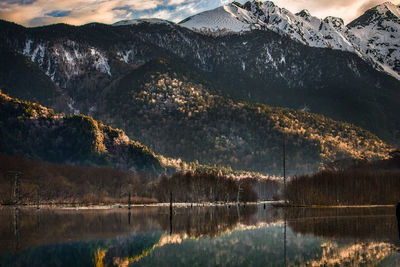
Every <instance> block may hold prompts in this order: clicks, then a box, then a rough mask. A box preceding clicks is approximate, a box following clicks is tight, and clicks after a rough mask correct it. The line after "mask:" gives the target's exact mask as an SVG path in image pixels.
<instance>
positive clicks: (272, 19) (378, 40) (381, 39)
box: [180, 0, 400, 80]
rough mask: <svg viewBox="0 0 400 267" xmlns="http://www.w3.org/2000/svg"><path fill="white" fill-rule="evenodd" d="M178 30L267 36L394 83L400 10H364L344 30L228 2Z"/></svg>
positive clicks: (398, 69)
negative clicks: (339, 57) (359, 63)
mask: <svg viewBox="0 0 400 267" xmlns="http://www.w3.org/2000/svg"><path fill="white" fill-rule="evenodd" d="M180 25H182V26H184V27H187V28H189V29H192V30H196V31H199V32H202V33H209V34H214V35H215V34H228V33H243V32H246V31H251V30H254V29H259V30H272V31H274V32H276V33H279V34H281V35H285V36H289V37H290V38H291V39H293V40H296V41H297V42H299V43H302V44H305V45H307V46H311V47H320V48H331V49H336V50H342V51H349V52H353V53H355V54H357V55H359V56H360V57H361V58H363V59H365V60H366V61H371V63H372V64H373V66H374V67H375V68H377V69H378V70H381V71H384V72H387V73H388V74H390V75H392V76H393V77H395V78H396V79H399V80H400V47H399V43H400V8H399V6H396V5H394V4H392V3H390V2H386V3H383V4H381V5H378V6H376V7H374V8H372V9H370V10H368V11H367V12H366V13H365V14H364V15H362V16H361V17H360V18H357V19H356V20H355V21H353V22H351V23H350V24H349V25H347V26H345V25H344V22H343V20H342V19H340V18H336V17H327V18H325V19H323V20H321V19H319V18H317V17H314V16H312V15H311V14H310V13H309V11H307V10H302V11H301V12H299V13H297V14H293V13H291V12H290V11H288V10H287V9H285V8H280V7H278V6H276V5H275V4H274V3H273V2H271V1H265V2H260V1H255V0H254V1H251V2H250V1H249V2H246V3H245V4H243V5H241V4H239V3H237V2H233V3H231V4H228V5H226V6H223V7H219V8H216V9H214V10H210V11H206V12H203V13H200V14H197V15H194V16H192V17H190V18H187V19H185V20H184V21H182V22H181V23H180Z"/></svg>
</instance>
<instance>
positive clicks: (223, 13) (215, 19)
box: [181, 4, 251, 32]
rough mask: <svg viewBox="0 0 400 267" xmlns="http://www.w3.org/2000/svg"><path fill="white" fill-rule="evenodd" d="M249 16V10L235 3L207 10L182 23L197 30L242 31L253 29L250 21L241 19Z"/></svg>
mask: <svg viewBox="0 0 400 267" xmlns="http://www.w3.org/2000/svg"><path fill="white" fill-rule="evenodd" d="M246 16H247V12H246V11H244V10H243V9H241V8H239V7H238V6H236V5H235V4H231V5H227V6H222V7H218V8H216V9H213V10H209V11H205V12H203V13H200V14H198V15H195V16H193V17H189V18H187V19H186V20H184V21H182V22H181V25H182V26H184V27H187V28H190V29H193V30H197V31H203V32H207V31H211V32H223V31H226V32H242V31H249V30H251V27H250V26H251V25H250V24H249V23H246V22H243V21H241V20H239V17H240V18H244V17H246Z"/></svg>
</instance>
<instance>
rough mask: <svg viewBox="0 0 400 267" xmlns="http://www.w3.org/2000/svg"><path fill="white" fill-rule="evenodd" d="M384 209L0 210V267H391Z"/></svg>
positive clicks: (394, 227) (399, 261)
mask: <svg viewBox="0 0 400 267" xmlns="http://www.w3.org/2000/svg"><path fill="white" fill-rule="evenodd" d="M399 248H400V242H399V232H398V222H397V219H396V216H395V209H394V208H340V209H337V208H336V209H335V208H329V209H322V208H320V209H317V208H314V209H311V208H287V209H283V208H274V207H271V206H266V207H264V206H262V205H261V206H246V207H243V206H242V207H240V208H238V207H236V206H230V207H228V206H223V207H193V208H190V207H187V208H184V207H181V208H174V211H173V213H172V216H170V213H169V208H168V207H140V208H133V209H132V210H131V211H130V212H128V210H126V209H110V210H65V209H44V208H43V209H40V210H38V211H37V210H35V209H30V208H20V209H18V210H15V209H14V208H4V207H3V208H0V266H174V267H175V266H400V252H399Z"/></svg>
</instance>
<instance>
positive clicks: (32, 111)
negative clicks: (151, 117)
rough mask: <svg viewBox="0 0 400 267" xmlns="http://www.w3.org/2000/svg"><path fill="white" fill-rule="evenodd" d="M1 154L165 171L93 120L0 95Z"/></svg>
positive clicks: (149, 154) (147, 154)
mask: <svg viewBox="0 0 400 267" xmlns="http://www.w3.org/2000/svg"><path fill="white" fill-rule="evenodd" d="M0 125H1V127H0V151H1V153H4V154H8V155H21V156H27V157H31V158H35V159H39V160H45V161H50V162H57V163H67V164H78V165H99V166H112V167H116V168H120V169H126V170H131V171H148V172H161V171H162V166H161V164H160V162H159V160H158V159H157V158H156V157H155V155H154V154H153V153H152V152H151V151H149V150H148V149H147V148H146V147H144V146H142V145H141V144H139V143H137V142H134V141H132V140H130V139H129V138H128V137H127V136H126V135H125V133H124V132H123V131H121V130H116V129H113V128H111V127H109V126H106V125H104V124H102V123H100V122H97V121H95V120H93V119H92V118H91V117H87V116H84V115H78V116H72V115H62V114H55V113H54V111H53V110H51V109H47V108H45V107H43V106H40V105H39V104H35V103H30V102H25V101H20V100H17V99H13V98H10V97H9V96H7V95H5V94H2V93H1V92H0Z"/></svg>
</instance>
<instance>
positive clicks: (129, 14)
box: [0, 0, 400, 26]
mask: <svg viewBox="0 0 400 267" xmlns="http://www.w3.org/2000/svg"><path fill="white" fill-rule="evenodd" d="M229 2H231V1H230V0H62V1H60V0H0V18H1V19H5V20H9V21H13V22H16V23H19V24H22V25H25V26H38V25H44V24H51V23H59V22H63V23H68V24H74V25H81V24H85V23H89V22H102V23H114V22H116V21H119V20H123V19H133V18H139V17H156V18H162V19H169V20H173V21H175V22H177V21H179V20H181V19H183V18H185V17H187V16H190V15H193V14H195V13H198V12H201V11H204V10H206V9H212V8H215V7H217V6H220V5H223V4H227V3H229ZM240 2H242V3H243V2H245V1H244V0H240ZM274 2H275V4H277V5H278V6H280V7H285V8H287V9H289V10H290V11H292V12H294V13H296V12H298V11H300V10H302V9H308V10H309V11H310V12H311V14H312V15H314V16H317V17H320V18H324V17H326V16H337V17H341V18H343V19H344V20H345V21H346V22H347V23H348V22H350V21H351V20H353V19H354V18H356V17H358V16H359V15H361V14H362V13H363V12H364V11H365V10H366V9H368V8H370V7H372V6H374V5H377V4H380V3H383V2H385V1H384V0H355V1H353V0H275V1H274ZM393 2H394V3H396V4H400V0H395V1H393Z"/></svg>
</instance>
